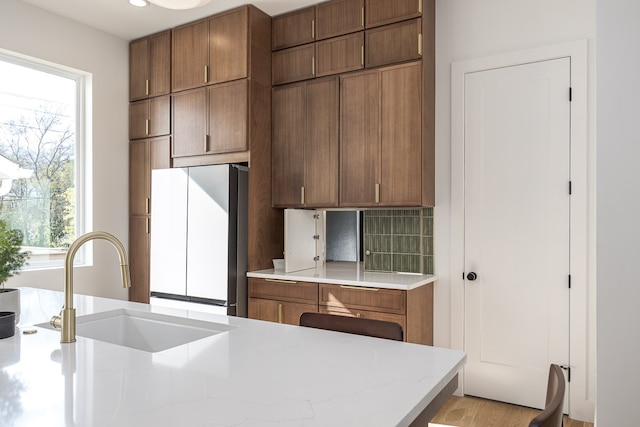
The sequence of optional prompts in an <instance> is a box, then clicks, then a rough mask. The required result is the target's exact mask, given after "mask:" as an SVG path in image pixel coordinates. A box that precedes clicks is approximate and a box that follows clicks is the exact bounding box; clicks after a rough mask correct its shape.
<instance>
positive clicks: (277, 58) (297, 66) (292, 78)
mask: <svg viewBox="0 0 640 427" xmlns="http://www.w3.org/2000/svg"><path fill="white" fill-rule="evenodd" d="M271 62H272V67H273V68H272V78H273V84H274V85H279V84H283V83H291V82H297V81H299V80H307V79H312V78H314V77H315V75H316V69H315V45H314V44H313V43H312V44H307V45H304V46H298V47H293V48H290V49H285V50H280V51H278V52H274V53H273V55H272V58H271Z"/></svg>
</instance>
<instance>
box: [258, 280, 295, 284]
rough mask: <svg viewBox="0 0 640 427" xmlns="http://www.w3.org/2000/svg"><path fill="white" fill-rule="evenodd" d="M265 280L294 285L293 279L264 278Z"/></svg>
mask: <svg viewBox="0 0 640 427" xmlns="http://www.w3.org/2000/svg"><path fill="white" fill-rule="evenodd" d="M264 281H265V282H273V283H288V284H290V285H295V284H296V283H298V282H296V281H295V280H283V279H264Z"/></svg>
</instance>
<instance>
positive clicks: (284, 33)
mask: <svg viewBox="0 0 640 427" xmlns="http://www.w3.org/2000/svg"><path fill="white" fill-rule="evenodd" d="M315 17H316V8H315V6H312V7H309V8H306V9H301V10H296V11H294V12H290V13H286V14H284V15H279V16H275V17H274V18H273V20H272V24H271V25H272V39H271V48H272V49H273V50H278V49H284V48H286V47H292V46H298V45H301V44H305V43H310V42H313V41H314V40H315V37H316V36H315Z"/></svg>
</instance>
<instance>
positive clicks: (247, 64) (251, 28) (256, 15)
mask: <svg viewBox="0 0 640 427" xmlns="http://www.w3.org/2000/svg"><path fill="white" fill-rule="evenodd" d="M270 34H271V18H270V17H269V16H268V15H266V14H265V13H264V12H262V11H260V10H259V9H257V8H256V7H254V6H251V5H249V6H242V7H239V8H236V9H233V10H230V11H228V12H224V13H221V14H218V15H214V16H212V17H210V18H208V19H204V20H201V21H197V22H193V23H190V24H187V25H183V26H181V27H177V28H174V29H173V51H172V68H171V69H172V82H171V83H172V86H171V90H172V92H178V91H182V90H186V89H193V88H196V87H201V86H206V85H211V84H218V83H223V82H228V81H232V80H237V79H242V78H248V77H250V78H252V79H254V80H257V81H261V82H263V83H264V84H269V83H270V67H269V61H270V58H269V56H270V51H271V49H270V46H269V40H270Z"/></svg>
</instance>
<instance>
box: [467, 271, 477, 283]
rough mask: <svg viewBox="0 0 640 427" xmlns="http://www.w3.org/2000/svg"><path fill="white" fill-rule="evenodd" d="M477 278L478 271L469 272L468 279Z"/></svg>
mask: <svg viewBox="0 0 640 427" xmlns="http://www.w3.org/2000/svg"><path fill="white" fill-rule="evenodd" d="M477 278H478V275H477V274H476V273H474V272H473V271H472V272H471V273H469V274H467V280H470V281H472V282H473V281H474V280H476V279H477Z"/></svg>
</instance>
